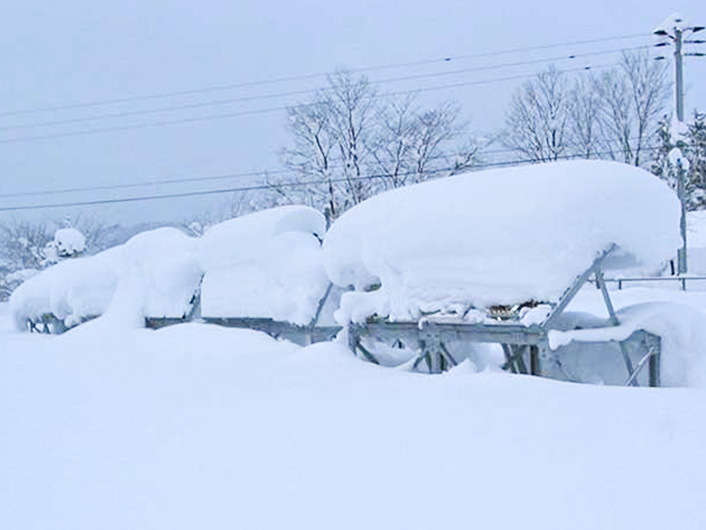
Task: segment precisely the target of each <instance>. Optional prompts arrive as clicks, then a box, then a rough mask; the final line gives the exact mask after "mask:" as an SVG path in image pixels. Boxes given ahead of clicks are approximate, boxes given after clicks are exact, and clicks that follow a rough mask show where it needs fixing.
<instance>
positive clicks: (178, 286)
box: [10, 228, 202, 329]
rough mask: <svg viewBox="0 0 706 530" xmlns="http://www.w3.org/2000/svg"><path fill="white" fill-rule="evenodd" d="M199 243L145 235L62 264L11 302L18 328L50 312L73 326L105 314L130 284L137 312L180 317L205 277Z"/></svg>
mask: <svg viewBox="0 0 706 530" xmlns="http://www.w3.org/2000/svg"><path fill="white" fill-rule="evenodd" d="M201 274H202V273H201V270H200V268H199V267H198V262H197V259H196V255H195V251H194V240H193V239H192V238H190V237H188V236H186V235H184V234H183V233H182V232H181V231H179V230H177V229H176V228H159V229H156V230H151V231H148V232H142V233H141V234H138V235H136V236H135V237H133V238H132V239H130V240H129V241H128V242H127V243H125V244H124V245H120V246H117V247H113V248H111V249H108V250H105V251H103V252H101V253H99V254H96V255H95V256H90V257H85V258H76V259H71V260H66V261H62V262H61V263H59V264H57V265H54V266H52V267H49V268H48V269H45V270H43V271H41V272H40V273H38V274H37V275H36V276H34V277H33V278H31V279H29V280H27V281H26V282H25V283H23V284H22V285H20V286H19V287H18V288H17V289H16V290H15V291H14V292H13V293H12V296H11V297H10V310H11V312H12V314H13V316H14V318H15V321H16V323H17V326H18V327H19V328H20V329H24V327H25V323H26V321H27V319H39V318H41V317H42V315H44V314H47V313H50V314H53V315H54V316H56V317H57V318H59V319H60V320H63V321H64V322H65V323H66V324H67V325H69V326H71V325H73V324H76V323H78V322H80V321H81V319H83V318H85V317H92V316H98V315H102V314H104V313H105V312H106V311H107V310H108V308H109V307H110V306H111V304H112V303H113V302H114V299H115V298H116V296H115V295H116V292H118V291H119V290H120V286H121V285H122V284H124V283H125V282H126V280H128V279H129V280H130V281H129V284H130V285H132V286H135V285H136V286H137V287H135V288H133V289H132V290H133V291H134V292H132V294H131V297H132V298H133V299H132V300H131V301H130V302H131V304H132V305H133V306H134V310H135V312H136V313H138V314H139V315H140V316H141V315H150V316H181V315H183V314H184V312H185V311H187V310H188V307H189V301H190V299H191V297H192V296H193V294H194V292H195V290H196V289H197V288H198V283H199V280H200V278H201Z"/></svg>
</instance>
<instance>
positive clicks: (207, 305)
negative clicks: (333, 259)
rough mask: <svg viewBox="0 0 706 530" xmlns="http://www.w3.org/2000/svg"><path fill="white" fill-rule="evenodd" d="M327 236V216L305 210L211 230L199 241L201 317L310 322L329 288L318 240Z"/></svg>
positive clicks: (265, 214) (280, 211) (275, 212)
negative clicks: (201, 278) (202, 272)
mask: <svg viewBox="0 0 706 530" xmlns="http://www.w3.org/2000/svg"><path fill="white" fill-rule="evenodd" d="M325 231H326V220H325V219H324V217H323V215H321V213H319V212H318V211H316V210H314V209H312V208H309V207H306V206H283V207H280V208H272V209H269V210H263V211H260V212H256V213H253V214H250V215H245V216H242V217H237V218H235V219H231V220H229V221H226V222H224V223H221V224H218V225H215V226H213V227H211V228H210V229H209V230H208V231H207V232H206V233H205V234H204V235H203V237H202V238H201V240H200V241H199V258H200V260H201V266H202V268H203V270H204V271H205V275H204V279H203V283H202V285H201V313H202V315H203V316H204V317H226V318H271V319H274V320H281V321H287V322H291V323H294V324H299V325H305V324H308V323H310V321H311V320H312V319H313V318H314V316H315V315H316V310H317V308H318V304H319V301H320V300H321V298H322V297H323V296H324V293H325V292H326V288H327V287H328V285H329V281H328V279H327V278H326V273H325V272H324V268H323V264H322V256H321V246H320V243H319V239H318V237H320V236H323V234H324V232H325Z"/></svg>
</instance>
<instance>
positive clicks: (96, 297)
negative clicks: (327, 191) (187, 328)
mask: <svg viewBox="0 0 706 530" xmlns="http://www.w3.org/2000/svg"><path fill="white" fill-rule="evenodd" d="M325 226H326V222H325V220H324V218H323V216H322V215H321V214H320V213H318V212H317V211H316V210H313V209H311V208H307V207H303V206H287V207H282V208H274V209H271V210H265V211H262V212H258V213H255V214H251V215H247V216H244V217H239V218H236V219H231V220H229V221H226V222H224V223H221V224H218V225H215V226H213V227H211V229H209V230H208V231H207V232H206V234H204V236H202V237H201V238H191V237H189V236H187V235H185V234H184V233H183V232H181V231H180V230H177V229H176V228H159V229H156V230H151V231H148V232H143V233H141V234H138V235H136V236H135V237H133V238H132V239H130V240H129V241H128V242H127V243H125V244H124V245H121V246H118V247H114V248H112V249H109V250H106V251H104V252H101V253H99V254H97V255H95V256H91V257H86V258H76V259H71V260H66V261H63V262H61V263H59V264H57V265H55V266H53V267H50V268H48V269H46V270H44V271H42V272H40V273H39V274H37V275H36V276H35V277H33V278H31V279H30V280H28V281H26V282H25V283H24V284H22V285H21V286H20V287H19V288H18V289H17V290H15V292H14V293H13V294H12V297H11V299H10V303H11V309H10V310H11V312H12V314H13V316H14V319H15V322H16V323H17V325H18V327H19V328H20V329H24V328H25V326H26V322H27V320H28V319H32V320H38V319H41V318H42V316H43V315H45V314H53V315H54V316H56V317H57V318H59V319H60V320H63V321H64V322H65V323H66V324H67V325H68V326H71V325H73V324H76V323H79V322H81V320H83V319H85V318H86V317H92V316H99V315H104V314H106V312H109V313H110V315H108V317H110V319H111V321H113V322H116V323H120V322H122V323H130V325H133V324H134V323H136V322H140V321H142V319H143V318H144V317H145V316H149V317H182V316H184V315H185V314H187V313H188V312H189V310H190V309H191V303H192V301H193V298H194V295H195V294H196V293H197V292H198V289H199V285H200V283H201V281H202V278H204V275H205V278H204V283H203V294H202V303H203V310H204V311H203V313H204V316H214V317H257V318H272V319H275V320H285V321H289V322H293V323H296V324H308V323H309V321H310V320H311V319H312V318H313V317H314V315H315V314H316V310H317V308H318V303H319V300H320V299H321V298H322V297H323V295H324V293H325V291H326V288H327V286H328V284H329V282H328V279H327V278H326V274H325V272H324V269H323V265H322V255H321V246H320V243H319V240H318V239H317V235H318V234H323V233H324V231H325Z"/></svg>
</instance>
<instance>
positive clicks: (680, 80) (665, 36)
mask: <svg viewBox="0 0 706 530" xmlns="http://www.w3.org/2000/svg"><path fill="white" fill-rule="evenodd" d="M703 29H704V26H687V24H686V23H685V22H684V17H682V16H681V15H678V14H674V15H671V16H670V17H668V18H667V19H666V20H665V21H664V22H662V24H660V26H659V27H658V28H657V29H655V30H654V35H656V36H657V37H659V38H660V41H659V42H658V43H657V44H656V45H655V46H669V45H670V44H673V45H674V75H675V77H676V80H675V90H674V96H675V103H676V114H677V121H678V127H679V129H680V130H679V131H676V132H677V134H678V133H681V130H682V129H683V128H684V127H685V125H684V74H683V68H682V57H683V55H691V56H696V57H702V56H704V55H705V54H703V53H699V52H692V53H682V46H683V44H685V43H686V44H703V43H704V42H706V41H703V40H684V38H683V37H684V34H685V33H689V34H693V33H696V32H697V31H701V30H703ZM670 41H671V42H670ZM657 59H664V57H657ZM672 138H675V131H672ZM674 143H675V145H674V147H675V148H678V145H676V142H674ZM676 158H677V195H678V196H679V202H681V220H680V223H679V224H680V229H681V237H682V248H680V249H679V251H678V254H677V263H678V267H677V272H678V273H679V274H685V273H686V272H687V261H686V183H685V180H686V171H685V170H684V167H683V164H682V160H681V158H682V156H681V154H679V156H677V157H676Z"/></svg>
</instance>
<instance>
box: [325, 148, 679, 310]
mask: <svg viewBox="0 0 706 530" xmlns="http://www.w3.org/2000/svg"><path fill="white" fill-rule="evenodd" d="M679 215H680V206H679V201H678V199H677V198H676V196H675V194H674V193H673V191H672V190H670V189H669V187H668V186H667V185H666V184H665V183H664V182H662V181H660V180H659V179H657V178H656V177H654V176H653V175H651V174H650V173H648V172H646V171H644V170H642V169H639V168H636V167H633V166H628V165H625V164H619V163H614V162H603V161H571V162H556V163H549V164H537V165H531V166H524V167H514V168H504V169H495V170H489V171H482V172H473V173H466V174H463V175H458V176H454V177H450V178H446V179H441V180H435V181H430V182H425V183H422V184H417V185H414V186H409V187H407V188H401V189H397V190H393V191H390V192H387V193H383V194H380V195H378V196H376V197H373V198H372V199H369V200H367V201H365V202H363V203H361V204H359V205H357V206H356V207H354V208H352V209H351V210H349V211H348V212H346V213H345V214H344V215H343V216H341V218H340V219H338V220H337V221H336V222H335V223H334V225H333V226H332V227H331V229H330V230H329V232H328V234H327V236H326V238H325V240H324V245H323V248H324V264H325V267H326V271H327V273H328V275H329V277H330V278H331V280H332V281H333V282H334V283H336V284H338V285H341V286H347V285H353V286H355V287H356V289H357V290H358V291H363V292H357V293H347V294H346V295H344V298H343V300H342V311H341V313H340V318H341V320H343V321H345V320H350V319H352V320H362V319H364V318H365V317H367V316H369V315H372V314H377V315H380V316H389V317H390V318H392V319H409V318H416V317H418V316H419V315H420V314H421V313H425V312H431V311H438V310H447V311H448V310H452V311H453V310H457V311H463V310H464V309H467V308H468V307H469V306H474V307H488V306H490V305H496V304H515V303H521V302H525V301H528V300H535V301H540V302H556V301H557V300H558V299H559V298H560V296H561V294H562V293H563V291H564V290H565V289H566V288H567V287H568V286H569V285H570V284H571V283H572V281H573V280H574V279H575V278H576V277H577V276H578V275H580V274H581V273H582V272H583V271H584V270H586V269H587V268H588V267H589V266H590V265H591V263H592V262H593V260H594V259H595V258H596V257H597V256H598V255H599V254H600V253H601V252H603V251H605V250H606V249H608V248H610V247H611V246H612V245H617V247H618V248H619V250H620V252H622V253H623V254H626V255H627V256H628V257H630V258H631V259H630V260H629V261H630V262H631V263H635V262H639V263H640V264H642V265H644V266H654V265H658V264H659V263H661V262H663V261H664V260H667V259H669V258H670V257H672V255H673V254H674V253H675V249H676V248H678V247H679V245H680V242H681V239H680V236H679ZM624 262H625V260H622V263H624ZM616 265H617V262H616ZM376 284H377V285H380V288H379V289H378V290H372V291H370V289H369V288H370V286H373V285H376ZM367 291H370V292H367Z"/></svg>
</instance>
